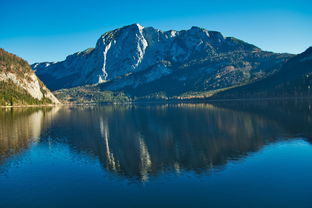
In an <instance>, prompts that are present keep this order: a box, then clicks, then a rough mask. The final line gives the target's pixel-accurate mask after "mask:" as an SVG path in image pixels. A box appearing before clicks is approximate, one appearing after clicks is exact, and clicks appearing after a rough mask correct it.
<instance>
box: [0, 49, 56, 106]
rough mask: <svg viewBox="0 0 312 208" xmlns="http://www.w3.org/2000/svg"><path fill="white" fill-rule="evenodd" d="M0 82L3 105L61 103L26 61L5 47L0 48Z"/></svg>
mask: <svg viewBox="0 0 312 208" xmlns="http://www.w3.org/2000/svg"><path fill="white" fill-rule="evenodd" d="M0 84H1V88H0V94H1V98H0V102H1V105H14V104H46V103H54V104H58V103H59V101H58V100H57V98H56V97H55V96H54V95H53V94H52V93H51V92H50V91H49V90H48V89H47V88H46V87H45V85H44V84H43V83H42V82H41V81H40V80H39V79H38V77H37V76H36V75H35V73H34V72H33V70H32V69H31V68H30V66H29V65H28V64H27V62H26V61H24V60H23V59H21V58H19V57H17V56H15V55H13V54H10V53H8V52H6V51H4V50H3V49H0Z"/></svg>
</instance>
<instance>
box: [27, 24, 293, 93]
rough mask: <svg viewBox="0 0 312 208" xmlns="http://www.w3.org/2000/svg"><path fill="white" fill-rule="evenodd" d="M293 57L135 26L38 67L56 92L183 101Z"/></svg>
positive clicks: (214, 36) (210, 35)
mask: <svg viewBox="0 0 312 208" xmlns="http://www.w3.org/2000/svg"><path fill="white" fill-rule="evenodd" d="M290 57H292V55H290V54H276V53H271V52H265V51H262V50H261V49H259V48H258V47H256V46H254V45H251V44H248V43H246V42H244V41H241V40H238V39H236V38H232V37H224V36H223V35H222V34H221V33H220V32H216V31H208V30H206V29H203V28H198V27H192V28H191V29H189V30H181V31H174V30H170V31H165V32H164V31H161V30H158V29H155V28H152V27H147V28H144V27H142V26H140V25H138V24H133V25H129V26H125V27H123V28H119V29H116V30H113V31H110V32H107V33H105V34H104V35H102V36H101V37H100V38H99V40H98V41H97V43H96V47H95V48H91V49H87V50H85V51H82V52H78V53H75V54H73V55H70V56H68V57H67V58H66V60H64V61H61V62H56V63H51V62H46V63H36V64H33V65H32V67H33V69H34V70H35V71H36V74H37V75H38V77H39V78H40V79H41V80H43V82H44V83H45V84H46V85H47V87H48V88H49V89H51V90H59V89H64V88H72V87H77V86H78V87H81V86H84V85H93V84H99V86H98V87H99V88H100V90H102V91H114V92H125V93H126V94H127V95H128V96H131V97H133V96H137V97H142V96H150V95H155V94H156V95H165V96H180V95H184V94H192V93H198V92H207V91H214V90H219V89H225V88H228V87H233V86H237V85H241V84H245V83H249V82H251V81H254V80H257V79H261V78H263V77H266V76H269V75H270V74H272V73H275V72H276V71H278V70H279V69H280V67H281V65H282V64H283V63H284V62H285V61H286V60H288V59H289V58H290Z"/></svg>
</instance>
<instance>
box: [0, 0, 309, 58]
mask: <svg viewBox="0 0 312 208" xmlns="http://www.w3.org/2000/svg"><path fill="white" fill-rule="evenodd" d="M133 23H139V24H141V25H142V26H144V27H148V26H152V27H154V28H157V29H161V30H169V29H174V30H182V29H189V28H191V27H192V26H199V27H203V28H206V29H208V30H215V31H219V32H221V33H222V34H223V35H224V36H231V37H236V38H239V39H241V40H244V41H246V42H248V43H252V44H254V45H256V46H258V47H260V48H261V49H263V50H268V51H273V52H279V53H282V52H287V53H294V54H297V53H301V52H303V51H304V50H305V49H307V48H308V47H309V46H312V1H311V0H295V1H293V0H274V1H273V0H261V1H256V0H255V1H251V0H240V1H235V0H232V1H229V0H222V1H221V0H214V1H210V0H189V1H186V0H152V1H148V0H145V1H144V0H128V1H126V0H109V1H107V0H102V1H100V0H0V48H4V49H5V50H7V51H9V52H11V53H14V54H16V55H18V56H20V57H22V58H24V59H25V60H27V61H28V62H29V63H30V64H32V63H35V62H43V61H62V60H64V59H65V58H66V56H67V55H70V54H72V53H75V52H77V51H82V50H84V49H86V48H91V47H94V46H95V43H96V41H97V39H98V38H99V37H100V35H102V34H103V33H105V32H107V31H110V30H113V29H116V28H119V27H122V26H125V25H129V24H133Z"/></svg>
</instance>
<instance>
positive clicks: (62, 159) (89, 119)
mask: <svg viewBox="0 0 312 208" xmlns="http://www.w3.org/2000/svg"><path fill="white" fill-rule="evenodd" d="M311 106H312V103H311V101H309V100H301V101H295V100H288V101H287V100H286V101H266V102H261V103H260V102H226V103H216V104H214V105H211V104H189V105H186V104H184V105H154V106H143V105H139V106H138V105H128V106H117V105H116V106H93V107H62V108H42V109H36V108H24V109H0V207H1V208H2V207H5V208H6V207H23V208H24V207H40V208H41V207H123V208H124V207H226V208H229V207H237V208H244V207H246V208H250V207H283V208H284V207H292V208H294V207H297V208H298V207H299V208H301V207H309V208H311V207H312V107H311Z"/></svg>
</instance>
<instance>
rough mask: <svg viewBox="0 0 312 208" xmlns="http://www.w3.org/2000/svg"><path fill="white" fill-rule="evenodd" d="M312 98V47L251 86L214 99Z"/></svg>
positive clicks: (229, 91)
mask: <svg viewBox="0 0 312 208" xmlns="http://www.w3.org/2000/svg"><path fill="white" fill-rule="evenodd" d="M296 96H297V97H300V96H312V47H309V48H308V49H307V50H306V51H305V52H303V53H301V54H298V55H296V56H295V57H293V58H291V59H289V60H288V61H287V62H286V63H285V64H284V65H283V66H282V67H281V69H280V70H279V71H278V72H277V73H275V74H273V75H272V76H269V77H267V78H264V79H262V80H259V81H256V82H254V83H251V84H249V85H245V86H241V87H237V88H233V89H230V90H227V91H224V92H220V93H218V94H216V95H214V96H213V98H257V97H267V98H269V97H296Z"/></svg>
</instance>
